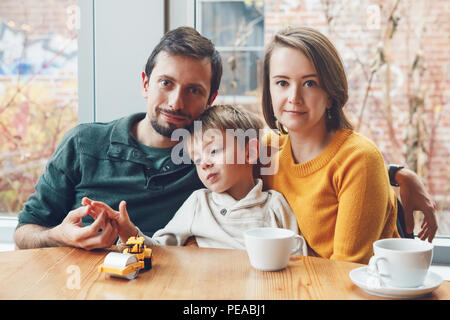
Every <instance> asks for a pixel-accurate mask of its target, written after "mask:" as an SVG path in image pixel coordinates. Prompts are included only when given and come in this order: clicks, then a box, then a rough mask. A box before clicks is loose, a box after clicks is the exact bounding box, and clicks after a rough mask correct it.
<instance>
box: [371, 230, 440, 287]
mask: <svg viewBox="0 0 450 320" xmlns="http://www.w3.org/2000/svg"><path fill="white" fill-rule="evenodd" d="M373 250H374V256H373V257H372V258H371V259H370V261H369V271H370V272H372V273H374V274H375V275H377V276H383V279H385V281H386V283H387V284H388V285H391V286H394V287H402V288H414V287H418V286H420V285H422V284H423V281H424V280H425V277H426V275H427V273H428V269H429V267H430V264H431V259H432V257H433V245H432V244H431V243H429V242H426V241H421V240H418V239H401V238H395V239H382V240H378V241H375V242H374V243H373Z"/></svg>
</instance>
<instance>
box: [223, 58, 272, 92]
mask: <svg viewBox="0 0 450 320" xmlns="http://www.w3.org/2000/svg"><path fill="white" fill-rule="evenodd" d="M221 56H222V59H223V76H222V82H221V85H220V89H219V94H220V95H226V96H230V95H231V96H242V95H257V91H256V90H257V89H258V86H259V84H260V74H259V70H260V68H261V66H262V59H263V51H234V52H232V51H225V52H224V51H222V52H221Z"/></svg>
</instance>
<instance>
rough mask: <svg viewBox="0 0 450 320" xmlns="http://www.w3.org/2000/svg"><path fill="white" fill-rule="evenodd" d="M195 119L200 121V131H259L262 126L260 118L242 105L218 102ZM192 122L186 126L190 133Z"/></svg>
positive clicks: (192, 128) (192, 130) (192, 126)
mask: <svg viewBox="0 0 450 320" xmlns="http://www.w3.org/2000/svg"><path fill="white" fill-rule="evenodd" d="M197 121H201V124H202V132H205V131H206V130H208V129H219V130H222V131H224V132H225V131H226V130H227V129H233V130H237V129H242V130H244V131H247V130H249V129H254V130H256V131H257V132H258V133H259V129H263V128H264V124H263V122H262V119H260V117H258V116H257V115H256V114H254V113H250V112H249V111H247V110H246V109H244V108H243V107H242V106H239V105H230V104H219V105H214V106H211V107H209V108H208V109H206V110H205V111H204V112H203V113H202V114H201V115H200V117H199V118H198V119H197ZM194 127H195V126H194V122H193V123H192V124H191V126H190V127H189V128H188V130H189V132H190V133H191V134H193V133H194V130H195V128H194ZM258 138H259V137H258Z"/></svg>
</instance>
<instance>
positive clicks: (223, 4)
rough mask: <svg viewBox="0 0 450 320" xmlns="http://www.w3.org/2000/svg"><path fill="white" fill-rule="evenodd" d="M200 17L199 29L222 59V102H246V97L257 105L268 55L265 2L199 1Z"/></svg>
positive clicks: (220, 90)
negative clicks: (227, 99)
mask: <svg viewBox="0 0 450 320" xmlns="http://www.w3.org/2000/svg"><path fill="white" fill-rule="evenodd" d="M197 13H198V17H199V18H198V23H197V29H198V30H199V31H200V33H202V34H203V35H204V36H206V37H207V38H209V39H211V40H212V41H213V43H214V44H215V46H216V48H217V50H218V51H219V52H220V53H221V56H222V60H223V67H224V70H223V77H222V82H221V85H220V89H219V99H226V98H227V97H228V98H230V97H231V98H233V100H232V101H234V102H242V101H246V99H245V98H244V97H243V96H251V97H254V98H253V99H251V100H252V101H255V102H256V101H257V98H256V96H257V90H258V88H259V86H260V79H261V75H260V68H261V66H262V59H263V52H264V1H254V0H246V1H206V0H203V1H197ZM236 98H237V100H236ZM247 100H248V99H247Z"/></svg>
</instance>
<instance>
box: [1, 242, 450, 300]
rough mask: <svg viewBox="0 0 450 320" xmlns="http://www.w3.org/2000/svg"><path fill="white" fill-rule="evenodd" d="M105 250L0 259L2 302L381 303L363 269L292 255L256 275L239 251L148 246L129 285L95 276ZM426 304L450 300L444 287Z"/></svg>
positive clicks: (56, 251)
mask: <svg viewBox="0 0 450 320" xmlns="http://www.w3.org/2000/svg"><path fill="white" fill-rule="evenodd" d="M107 253H108V251H107V250H98V251H91V252H89V251H84V250H80V249H74V248H64V247H61V248H44V249H32V250H20V251H11V252H1V253H0V284H1V288H0V299H32V300H34V299H78V300H82V299H101V300H103V299H168V300H173V299H175V300H178V299H189V300H197V299H202V300H209V299H214V300H222V299H233V300H248V299H250V300H265V299H270V300H272V299H275V300H277V299H286V300H290V299H295V300H309V299H314V300H317V299H331V300H335V299H336V300H348V299H358V300H359V299H381V298H378V297H375V296H371V295H368V294H366V293H364V292H363V291H362V290H360V289H359V288H358V287H357V286H355V285H354V284H353V283H352V281H351V280H350V278H349V275H348V274H349V272H350V271H351V270H352V269H354V268H357V267H360V266H362V265H360V264H356V263H347V262H337V261H331V260H327V259H322V258H316V257H300V256H293V257H291V260H290V262H289V266H288V267H287V268H286V269H285V270H283V271H278V272H262V271H257V270H254V269H253V268H252V267H251V266H250V263H249V260H248V257H247V254H246V252H245V251H241V250H224V249H201V248H195V247H155V248H153V255H154V260H153V268H152V270H149V271H145V272H141V273H139V275H138V277H137V278H136V279H133V280H130V281H129V280H125V279H118V278H112V277H110V276H107V275H106V274H103V273H99V272H98V271H97V266H98V265H100V264H101V263H103V260H104V257H105V255H106V254H107ZM423 298H424V299H450V283H449V282H447V281H444V283H443V284H442V285H441V286H440V287H439V288H438V289H437V290H435V291H434V292H433V293H431V294H429V295H427V296H425V297H423Z"/></svg>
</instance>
